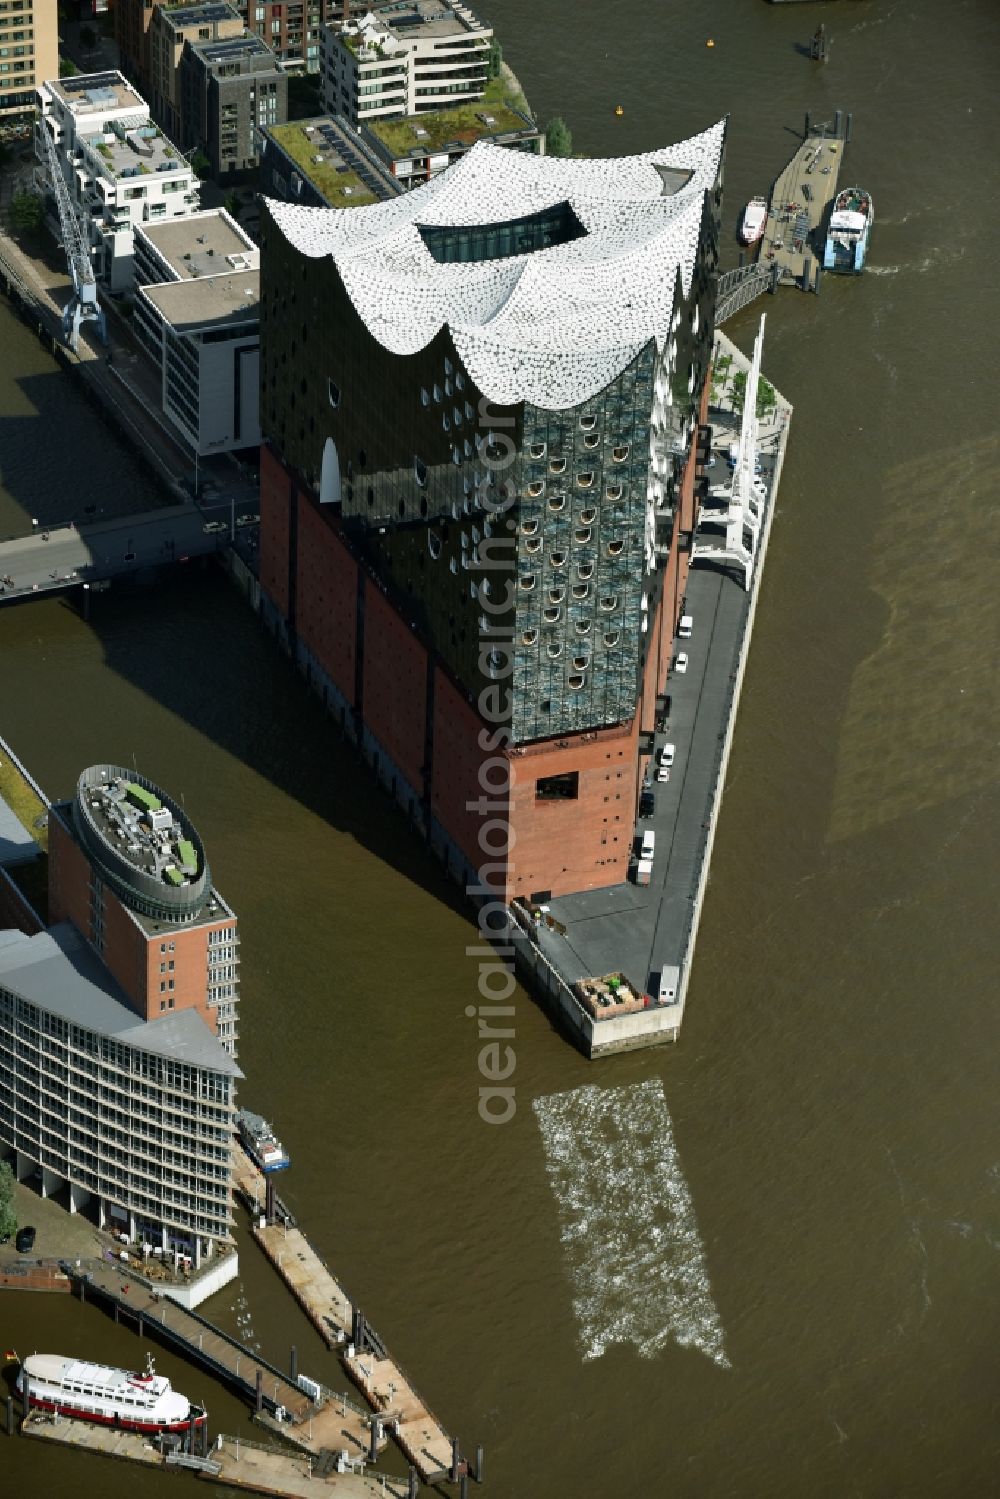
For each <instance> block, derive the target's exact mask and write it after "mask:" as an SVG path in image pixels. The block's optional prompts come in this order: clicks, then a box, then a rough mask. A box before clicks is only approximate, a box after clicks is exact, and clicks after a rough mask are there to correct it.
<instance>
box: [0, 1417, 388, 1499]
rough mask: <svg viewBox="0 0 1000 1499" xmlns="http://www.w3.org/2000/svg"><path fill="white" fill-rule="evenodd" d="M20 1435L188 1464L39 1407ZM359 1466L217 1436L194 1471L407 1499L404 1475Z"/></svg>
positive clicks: (284, 1491) (254, 1483) (272, 1490)
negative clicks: (338, 1465) (332, 1467)
mask: <svg viewBox="0 0 1000 1499" xmlns="http://www.w3.org/2000/svg"><path fill="white" fill-rule="evenodd" d="M21 1434H22V1436H27V1437H34V1438H36V1439H40V1440H42V1441H46V1442H54V1443H57V1444H59V1445H60V1446H64V1447H72V1448H74V1449H75V1450H76V1451H78V1452H94V1453H97V1454H98V1455H100V1456H103V1457H117V1458H121V1459H123V1460H124V1461H126V1462H133V1463H141V1464H142V1465H143V1466H144V1467H147V1468H165V1469H167V1470H168V1471H169V1470H170V1469H171V1468H172V1467H179V1466H186V1463H185V1461H184V1459H183V1458H182V1459H179V1460H178V1459H176V1458H174V1459H171V1458H170V1457H168V1456H165V1455H164V1454H163V1453H162V1452H160V1451H158V1450H157V1449H156V1448H155V1447H154V1446H153V1445H152V1444H151V1443H150V1442H149V1441H148V1439H147V1438H146V1437H144V1436H142V1435H141V1434H140V1433H138V1432H129V1431H116V1430H115V1429H114V1428H113V1427H107V1426H93V1425H91V1424H90V1423H88V1422H86V1421H65V1420H53V1418H52V1416H51V1415H49V1414H47V1413H46V1412H42V1411H32V1412H31V1414H30V1415H29V1416H28V1417H27V1418H26V1420H24V1421H23V1422H22V1424H21ZM357 1466H358V1471H356V1472H344V1473H337V1472H335V1471H330V1472H319V1471H318V1469H319V1467H320V1465H319V1464H315V1465H314V1464H313V1462H312V1460H311V1459H310V1458H309V1457H303V1456H301V1455H299V1454H297V1453H293V1452H287V1451H281V1450H280V1449H278V1448H276V1447H265V1446H262V1445H261V1444H260V1443H258V1442H247V1441H245V1440H243V1439H241V1438H239V1437H232V1436H224V1435H220V1436H218V1437H216V1439H215V1442H214V1443H213V1446H212V1448H211V1451H210V1453H209V1458H208V1460H207V1462H205V1460H202V1461H201V1462H199V1464H198V1467H197V1468H195V1469H194V1471H195V1473H196V1476H197V1477H198V1478H202V1479H207V1480H208V1481H209V1482H213V1483H222V1484H225V1485H226V1486H227V1488H230V1489H246V1490H248V1491H251V1492H253V1493H257V1494H275V1495H279V1496H287V1499H406V1496H407V1494H408V1492H409V1486H408V1484H407V1481H406V1479H403V1478H395V1477H390V1476H387V1475H381V1474H380V1475H378V1476H377V1477H376V1476H373V1475H371V1474H366V1473H365V1472H364V1465H363V1464H362V1463H359V1464H358V1465H357Z"/></svg>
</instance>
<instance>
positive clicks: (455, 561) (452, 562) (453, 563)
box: [448, 557, 458, 573]
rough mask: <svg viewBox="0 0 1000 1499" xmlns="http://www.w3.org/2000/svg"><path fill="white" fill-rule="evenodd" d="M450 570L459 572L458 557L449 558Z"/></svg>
mask: <svg viewBox="0 0 1000 1499" xmlns="http://www.w3.org/2000/svg"><path fill="white" fill-rule="evenodd" d="M448 571H449V572H451V573H457V572H458V558H457V557H452V558H450V559H449V562H448Z"/></svg>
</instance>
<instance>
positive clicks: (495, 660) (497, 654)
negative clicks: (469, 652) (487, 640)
mask: <svg viewBox="0 0 1000 1499" xmlns="http://www.w3.org/2000/svg"><path fill="white" fill-rule="evenodd" d="M504 659H505V657H504V653H503V651H490V653H489V655H488V656H487V658H486V664H487V666H488V668H489V674H490V676H491V677H494V678H496V677H498V676H499V675H500V673H501V672H502V671H503V668H504Z"/></svg>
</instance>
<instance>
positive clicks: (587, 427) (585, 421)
mask: <svg viewBox="0 0 1000 1499" xmlns="http://www.w3.org/2000/svg"><path fill="white" fill-rule="evenodd" d="M596 426H597V417H596V416H581V418H580V431H581V432H593V430H594V428H595V427H596Z"/></svg>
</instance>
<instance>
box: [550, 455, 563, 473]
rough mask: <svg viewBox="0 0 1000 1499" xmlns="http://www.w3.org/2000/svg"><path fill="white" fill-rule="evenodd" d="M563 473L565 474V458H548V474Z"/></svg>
mask: <svg viewBox="0 0 1000 1499" xmlns="http://www.w3.org/2000/svg"><path fill="white" fill-rule="evenodd" d="M565 472H566V460H565V458H550V459H549V473H550V474H564V473H565Z"/></svg>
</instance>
